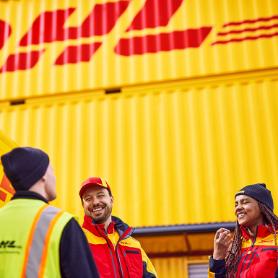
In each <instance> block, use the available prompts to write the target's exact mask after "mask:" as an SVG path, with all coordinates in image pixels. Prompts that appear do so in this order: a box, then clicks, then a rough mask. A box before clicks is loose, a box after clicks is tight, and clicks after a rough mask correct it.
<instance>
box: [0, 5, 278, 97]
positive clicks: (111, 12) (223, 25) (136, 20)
mask: <svg viewBox="0 0 278 278" xmlns="http://www.w3.org/2000/svg"><path fill="white" fill-rule="evenodd" d="M277 23H278V1H275V0H245V1H241V0H233V1H222V0H144V1H142V0H133V1H124V0H121V1H120V0H103V1H101V0H96V1H77V0H67V1H66V0H64V1H63V0H59V1H47V0H40V1H36V0H21V1H0V100H3V99H9V100H10V99H16V98H18V99H21V98H28V97H34V96H42V95H53V94H60V93H67V92H68V93H72V92H77V93H79V92H80V91H87V90H97V89H100V88H115V87H124V86H126V85H131V84H132V85H136V84H142V83H152V82H158V81H166V80H168V81H169V80H174V79H175V80H176V79H181V78H183V79H184V78H192V77H197V76H206V75H218V74H223V73H232V72H239V71H249V70H252V71H253V70H255V69H263V68H273V67H277V64H278V48H277V44H278V38H277Z"/></svg>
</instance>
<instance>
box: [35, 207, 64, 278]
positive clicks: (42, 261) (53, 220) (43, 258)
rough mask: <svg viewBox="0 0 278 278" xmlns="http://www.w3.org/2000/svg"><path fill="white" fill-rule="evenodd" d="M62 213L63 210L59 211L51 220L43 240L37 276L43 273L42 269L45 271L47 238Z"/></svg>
mask: <svg viewBox="0 0 278 278" xmlns="http://www.w3.org/2000/svg"><path fill="white" fill-rule="evenodd" d="M62 214H63V211H60V212H59V213H58V214H57V215H56V216H55V217H54V218H53V219H52V221H51V223H50V225H49V228H48V231H47V234H46V237H45V241H44V248H43V253H42V258H41V265H40V269H39V275H38V277H39V278H42V277H43V275H44V271H45V264H46V258H47V252H48V245H49V239H50V236H51V233H52V230H53V228H54V225H55V224H56V222H57V221H58V219H59V217H60V216H61V215H62Z"/></svg>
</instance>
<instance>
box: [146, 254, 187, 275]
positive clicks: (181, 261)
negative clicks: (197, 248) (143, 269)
mask: <svg viewBox="0 0 278 278" xmlns="http://www.w3.org/2000/svg"><path fill="white" fill-rule="evenodd" d="M152 263H153V264H154V267H155V269H156V271H157V275H158V277H160V278H188V277H189V276H188V272H187V269H186V266H187V259H186V258H185V257H177V258H159V259H152Z"/></svg>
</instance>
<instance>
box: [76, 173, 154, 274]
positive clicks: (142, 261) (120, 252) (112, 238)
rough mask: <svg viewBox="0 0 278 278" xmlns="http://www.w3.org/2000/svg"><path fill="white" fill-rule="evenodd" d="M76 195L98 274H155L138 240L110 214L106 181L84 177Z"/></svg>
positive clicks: (109, 197) (110, 206)
mask: <svg viewBox="0 0 278 278" xmlns="http://www.w3.org/2000/svg"><path fill="white" fill-rule="evenodd" d="M79 195H80V198H81V201H82V205H83V208H84V211H85V216H84V223H83V226H82V228H83V231H84V232H85V234H86V236H87V238H88V241H89V245H90V248H91V250H92V254H93V257H94V259H95V261H96V264H97V268H98V271H99V273H100V276H101V277H107V278H108V277H109V278H110V277H115V278H118V277H121V278H125V277H131V278H137V277H138V278H139V277H140V278H141V277H156V272H155V269H154V267H153V265H152V263H151V261H150V260H149V258H148V257H147V255H146V253H145V252H144V250H143V249H142V247H141V245H140V243H139V242H138V241H137V240H136V239H134V238H133V237H131V235H132V233H133V229H132V228H130V227H129V226H128V225H127V224H125V223H124V222H122V220H121V219H119V218H117V217H114V216H111V213H112V206H113V196H112V193H111V189H110V187H109V185H108V183H107V182H106V181H105V180H103V179H101V178H99V177H92V178H88V179H87V180H86V181H85V182H83V184H82V185H81V189H80V191H79Z"/></svg>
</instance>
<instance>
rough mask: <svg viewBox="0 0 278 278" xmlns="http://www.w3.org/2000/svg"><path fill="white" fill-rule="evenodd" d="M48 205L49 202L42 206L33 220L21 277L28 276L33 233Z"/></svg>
mask: <svg viewBox="0 0 278 278" xmlns="http://www.w3.org/2000/svg"><path fill="white" fill-rule="evenodd" d="M47 206H48V204H45V205H44V206H42V207H41V208H40V209H39V211H38V212H37V215H36V217H35V219H34V221H33V224H32V227H31V231H30V234H29V238H28V241H27V244H26V249H25V255H24V263H23V268H22V273H21V277H22V278H25V277H26V267H27V262H28V258H29V253H30V249H31V243H32V240H33V235H34V232H35V230H36V226H37V223H38V221H39V219H40V216H41V214H42V212H43V210H44V209H45V208H46V207H47Z"/></svg>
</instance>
